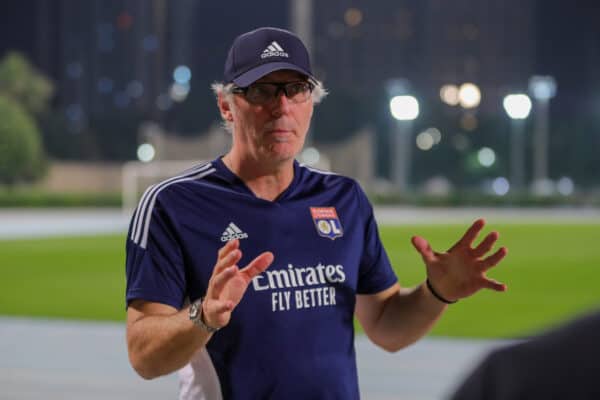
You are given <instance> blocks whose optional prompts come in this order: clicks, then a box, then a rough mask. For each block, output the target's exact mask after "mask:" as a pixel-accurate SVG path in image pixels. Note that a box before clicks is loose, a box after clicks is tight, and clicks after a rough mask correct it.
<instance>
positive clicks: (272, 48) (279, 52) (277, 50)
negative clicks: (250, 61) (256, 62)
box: [260, 41, 290, 58]
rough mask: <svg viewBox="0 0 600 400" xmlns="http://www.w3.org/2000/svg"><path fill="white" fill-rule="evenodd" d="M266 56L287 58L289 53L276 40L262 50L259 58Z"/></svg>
mask: <svg viewBox="0 0 600 400" xmlns="http://www.w3.org/2000/svg"><path fill="white" fill-rule="evenodd" d="M267 57H285V58H289V57H290V55H289V54H288V53H286V52H285V50H283V47H281V46H280V45H279V43H277V42H276V41H272V42H271V44H270V45H268V46H267V48H266V49H264V50H263V52H262V54H261V55H260V58H267Z"/></svg>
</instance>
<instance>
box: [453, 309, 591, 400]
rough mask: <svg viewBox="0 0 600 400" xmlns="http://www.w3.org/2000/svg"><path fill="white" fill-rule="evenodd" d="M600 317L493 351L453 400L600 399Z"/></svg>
mask: <svg viewBox="0 0 600 400" xmlns="http://www.w3.org/2000/svg"><path fill="white" fill-rule="evenodd" d="M599 332H600V312H596V313H593V314H590V315H587V316H584V317H580V318H577V319H575V320H574V321H571V322H570V323H568V324H565V325H563V326H560V327H558V328H555V329H553V330H550V331H548V332H546V333H544V334H542V335H540V336H537V337H534V338H531V339H529V340H526V341H525V342H522V343H518V344H514V345H510V346H508V347H505V348H501V349H497V350H494V351H493V352H491V353H490V354H489V355H488V356H487V357H486V358H485V359H484V360H483V361H482V362H481V363H480V364H479V365H478V366H477V367H476V368H475V369H474V371H473V372H472V373H471V374H470V375H469V376H468V377H467V378H466V379H465V380H464V382H463V383H462V384H461V385H460V387H459V388H458V389H457V390H456V392H455V393H454V395H453V396H452V400H481V399H485V400H517V399H533V400H535V399H544V400H552V399H557V400H558V399H561V400H562V399H589V400H592V399H600V384H599V382H598V379H600V343H599V342H598V333H599Z"/></svg>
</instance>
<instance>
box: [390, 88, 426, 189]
mask: <svg viewBox="0 0 600 400" xmlns="http://www.w3.org/2000/svg"><path fill="white" fill-rule="evenodd" d="M386 90H387V94H388V98H389V99H390V100H389V107H390V114H391V116H392V117H393V118H394V134H393V136H392V143H393V144H392V146H391V151H392V154H391V160H392V179H393V181H394V184H395V185H396V187H397V188H398V190H400V192H405V191H406V190H407V188H408V185H409V176H410V165H411V153H412V143H413V141H412V123H413V121H414V120H415V119H416V118H417V117H418V116H419V101H418V100H417V99H416V98H415V97H414V96H412V95H410V94H409V91H410V84H409V83H408V81H407V80H406V79H393V80H390V81H388V82H387V84H386Z"/></svg>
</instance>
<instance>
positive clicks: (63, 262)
mask: <svg viewBox="0 0 600 400" xmlns="http://www.w3.org/2000/svg"><path fill="white" fill-rule="evenodd" d="M491 228H493V229H494V230H498V231H499V232H500V240H499V241H498V246H501V245H502V246H506V247H508V249H509V254H508V256H507V257H506V259H505V260H504V261H503V262H502V263H501V264H500V265H499V266H498V267H496V268H494V269H492V270H491V272H490V276H492V277H494V278H496V279H498V280H500V281H502V282H505V283H507V284H508V288H509V289H508V291H507V292H506V293H493V292H490V291H482V292H479V293H477V294H476V295H475V296H473V297H471V298H469V299H464V300H462V301H460V302H458V303H457V304H455V305H452V306H450V307H449V308H448V311H447V312H446V313H445V315H444V316H443V317H442V319H441V320H440V321H439V322H438V324H437V325H436V327H435V328H434V330H433V332H432V334H433V335H438V336H455V337H481V338H488V337H520V336H525V335H528V334H530V333H533V332H536V331H538V330H539V329H542V328H546V327H548V326H551V325H554V324H557V323H559V322H561V321H564V320H565V319H568V318H570V317H572V316H573V315H575V314H578V313H581V312H584V311H586V310H589V309H592V308H598V307H600V289H599V284H600V240H599V239H600V225H597V224H580V225H577V224H561V225H558V224H557V225H553V224H552V225H551V224H522V225H521V224H507V225H494V226H492V227H491ZM465 229H466V226H464V225H415V226H402V227H391V226H383V227H381V229H380V231H381V237H382V240H383V242H384V244H385V246H386V248H387V251H388V254H389V256H390V258H391V260H392V263H393V265H394V267H395V270H396V273H397V275H398V277H399V279H400V283H401V284H402V285H403V286H412V285H416V284H419V283H421V282H422V281H423V280H424V278H425V267H424V266H423V264H422V262H421V260H420V257H419V255H418V254H417V253H416V251H415V250H414V249H413V248H412V245H411V244H410V237H411V236H412V235H414V234H418V235H421V236H423V237H425V238H426V239H428V240H429V241H430V243H431V245H432V247H433V248H434V249H435V250H438V251H444V250H446V249H447V248H448V247H450V246H451V245H452V244H453V243H454V241H455V240H456V239H458V238H459V237H460V236H461V235H462V234H463V232H464V230H465ZM489 231H490V228H488V227H486V229H484V232H483V233H482V234H481V238H483V237H484V235H485V233H487V232H489ZM124 248H125V244H124V236H122V235H115V236H93V237H92V236H91V237H78V238H51V239H27V240H3V241H0V274H1V275H0V276H1V278H0V315H9V316H33V317H43V318H67V319H84V320H113V321H123V320H124V318H125V304H124V291H125V268H124V259H125V251H124Z"/></svg>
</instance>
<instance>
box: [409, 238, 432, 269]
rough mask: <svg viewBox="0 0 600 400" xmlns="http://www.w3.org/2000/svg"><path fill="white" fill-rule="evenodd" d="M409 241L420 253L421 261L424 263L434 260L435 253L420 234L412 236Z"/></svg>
mask: <svg viewBox="0 0 600 400" xmlns="http://www.w3.org/2000/svg"><path fill="white" fill-rule="evenodd" d="M410 241H411V242H412V245H413V247H414V248H415V249H416V250H417V251H418V252H419V254H421V257H423V261H425V262H426V263H430V262H433V261H434V259H435V255H434V253H433V250H431V246H430V245H429V242H427V240H425V239H424V238H422V237H421V236H413V237H412V238H411V239H410Z"/></svg>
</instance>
